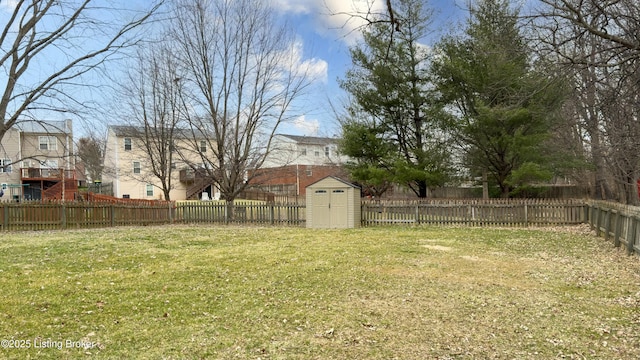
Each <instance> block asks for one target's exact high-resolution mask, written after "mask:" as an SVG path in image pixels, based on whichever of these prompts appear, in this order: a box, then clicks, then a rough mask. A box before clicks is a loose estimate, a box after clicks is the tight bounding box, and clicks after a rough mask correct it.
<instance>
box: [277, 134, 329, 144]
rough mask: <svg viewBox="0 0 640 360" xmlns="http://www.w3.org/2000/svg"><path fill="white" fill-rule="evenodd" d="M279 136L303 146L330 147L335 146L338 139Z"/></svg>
mask: <svg viewBox="0 0 640 360" xmlns="http://www.w3.org/2000/svg"><path fill="white" fill-rule="evenodd" d="M278 135H279V136H282V137H286V138H289V139H291V140H293V141H295V142H297V143H298V144H303V145H330V144H337V143H338V139H335V138H330V137H317V136H301V135H288V134H278Z"/></svg>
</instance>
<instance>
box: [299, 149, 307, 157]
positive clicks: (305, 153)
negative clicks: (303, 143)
mask: <svg viewBox="0 0 640 360" xmlns="http://www.w3.org/2000/svg"><path fill="white" fill-rule="evenodd" d="M300 155H302V156H306V155H307V148H302V150H300Z"/></svg>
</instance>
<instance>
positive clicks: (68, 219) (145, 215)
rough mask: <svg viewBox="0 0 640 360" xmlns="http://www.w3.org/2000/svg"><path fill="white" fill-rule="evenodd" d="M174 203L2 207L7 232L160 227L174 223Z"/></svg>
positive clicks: (1, 219)
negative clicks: (136, 226) (138, 226)
mask: <svg viewBox="0 0 640 360" xmlns="http://www.w3.org/2000/svg"><path fill="white" fill-rule="evenodd" d="M173 213H174V210H173V206H172V203H167V202H163V203H161V204H156V205H154V204H144V203H131V204H114V203H108V202H91V203H89V202H42V203H41V202H22V203H2V205H0V225H1V228H2V230H4V231H13V230H58V229H81V228H103V227H111V226H123V225H157V224H166V223H171V222H172V221H173Z"/></svg>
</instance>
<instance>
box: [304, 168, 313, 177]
mask: <svg viewBox="0 0 640 360" xmlns="http://www.w3.org/2000/svg"><path fill="white" fill-rule="evenodd" d="M305 173H306V174H307V176H312V175H313V171H311V168H307V169H306V170H305Z"/></svg>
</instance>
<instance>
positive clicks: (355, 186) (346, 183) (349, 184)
mask: <svg viewBox="0 0 640 360" xmlns="http://www.w3.org/2000/svg"><path fill="white" fill-rule="evenodd" d="M327 179H333V180H336V181H339V182H341V183H343V184H345V185H347V186H350V187H352V188H355V189H360V186H358V185H355V184H352V183H350V182H348V181H346V180H343V179H340V178H339V177H335V176H331V175H329V176H325V177H323V178H322V179H320V180H318V181H315V182H312V183H311V184H309V185H307V186H306V187H310V186H314V185H316V184H317V183H319V182H321V181H324V180H327Z"/></svg>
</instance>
